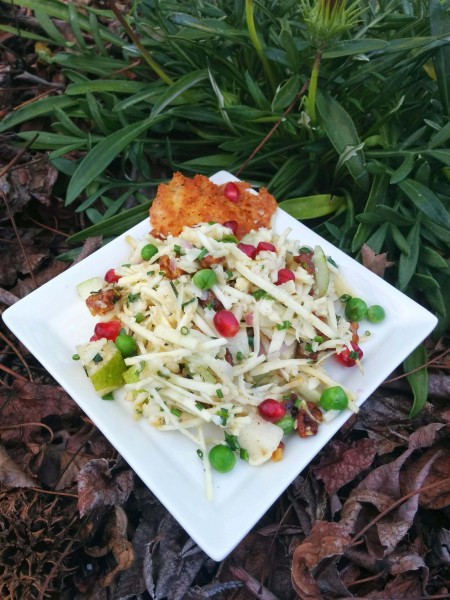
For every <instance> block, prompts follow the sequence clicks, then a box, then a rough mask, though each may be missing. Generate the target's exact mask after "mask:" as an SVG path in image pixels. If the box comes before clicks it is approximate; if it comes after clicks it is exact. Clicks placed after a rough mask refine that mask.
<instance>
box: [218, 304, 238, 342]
mask: <svg viewBox="0 0 450 600" xmlns="http://www.w3.org/2000/svg"><path fill="white" fill-rule="evenodd" d="M213 322H214V326H215V328H216V329H217V332H218V333H219V335H223V337H226V338H231V337H234V336H235V335H236V334H237V332H238V331H239V329H240V327H239V321H238V320H237V319H236V317H235V316H234V315H233V313H232V312H231V311H229V310H219V312H216V314H215V315H214V318H213Z"/></svg>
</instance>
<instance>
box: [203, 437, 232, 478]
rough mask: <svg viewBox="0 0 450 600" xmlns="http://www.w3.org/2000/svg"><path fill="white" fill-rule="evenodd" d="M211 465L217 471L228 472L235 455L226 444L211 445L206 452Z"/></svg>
mask: <svg viewBox="0 0 450 600" xmlns="http://www.w3.org/2000/svg"><path fill="white" fill-rule="evenodd" d="M208 458H209V462H210V463H211V466H212V468H213V469H215V470H216V471H219V473H228V471H231V470H232V469H233V467H234V465H235V464H236V457H235V455H234V453H233V451H232V450H231V448H229V447H228V446H224V445H222V444H217V446H213V447H212V448H211V450H210V451H209V453H208Z"/></svg>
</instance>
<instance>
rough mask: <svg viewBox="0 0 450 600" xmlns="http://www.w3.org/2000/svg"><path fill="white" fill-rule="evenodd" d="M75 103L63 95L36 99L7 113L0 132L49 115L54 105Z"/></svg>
mask: <svg viewBox="0 0 450 600" xmlns="http://www.w3.org/2000/svg"><path fill="white" fill-rule="evenodd" d="M75 104H77V101H76V100H75V99H73V98H66V97H65V96H55V97H54V98H44V99H42V100H36V102H32V103H31V104H27V105H26V106H23V107H22V108H18V109H17V110H16V111H14V112H12V113H10V114H9V115H7V116H6V117H5V118H4V119H3V121H2V123H1V124H0V133H2V132H3V131H6V130H7V129H10V128H12V127H16V125H20V124H21V123H24V122H25V121H32V120H33V119H36V118H37V117H42V116H44V115H49V114H51V113H52V112H53V109H54V108H56V107H58V108H69V107H70V106H74V105H75Z"/></svg>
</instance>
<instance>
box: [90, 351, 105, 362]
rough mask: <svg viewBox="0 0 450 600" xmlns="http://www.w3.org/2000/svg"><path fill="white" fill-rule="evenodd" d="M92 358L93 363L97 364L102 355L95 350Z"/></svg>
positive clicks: (100, 360)
mask: <svg viewBox="0 0 450 600" xmlns="http://www.w3.org/2000/svg"><path fill="white" fill-rule="evenodd" d="M92 360H93V361H94V362H95V364H97V363H99V362H102V360H103V357H102V355H101V354H99V353H98V352H97V354H96V355H95V356H94V358H93V359H92Z"/></svg>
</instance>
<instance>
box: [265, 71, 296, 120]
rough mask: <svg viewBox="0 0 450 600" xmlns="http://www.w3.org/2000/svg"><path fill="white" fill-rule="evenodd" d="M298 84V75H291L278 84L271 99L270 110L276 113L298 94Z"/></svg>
mask: <svg viewBox="0 0 450 600" xmlns="http://www.w3.org/2000/svg"><path fill="white" fill-rule="evenodd" d="M300 85H301V81H300V76H299V75H293V76H292V77H290V78H289V79H288V80H287V81H286V83H284V84H283V85H282V86H279V87H278V88H277V91H276V93H275V96H274V99H273V100H272V112H274V113H278V112H281V111H282V110H284V109H285V108H287V107H288V106H289V104H290V103H291V102H292V101H293V100H294V98H295V96H296V95H297V94H298V92H299V90H300Z"/></svg>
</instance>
